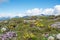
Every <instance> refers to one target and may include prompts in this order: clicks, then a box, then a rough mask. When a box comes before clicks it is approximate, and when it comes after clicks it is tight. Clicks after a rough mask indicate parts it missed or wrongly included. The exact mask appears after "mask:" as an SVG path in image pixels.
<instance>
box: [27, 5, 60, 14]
mask: <svg viewBox="0 0 60 40" xmlns="http://www.w3.org/2000/svg"><path fill="white" fill-rule="evenodd" d="M26 14H28V15H40V14H44V15H60V5H56V6H54V8H46V9H40V8H34V9H31V10H27V11H26Z"/></svg>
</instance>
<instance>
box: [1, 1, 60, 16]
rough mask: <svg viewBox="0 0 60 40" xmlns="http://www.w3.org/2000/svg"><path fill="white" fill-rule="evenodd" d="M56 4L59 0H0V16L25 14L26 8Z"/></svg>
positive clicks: (49, 7) (31, 8) (39, 7)
mask: <svg viewBox="0 0 60 40" xmlns="http://www.w3.org/2000/svg"><path fill="white" fill-rule="evenodd" d="M56 5H58V6H59V5H60V0H4V1H0V14H1V15H0V16H5V14H6V15H7V14H8V15H12V14H13V15H14V14H15V15H17V13H18V14H21V15H25V14H24V13H25V12H27V11H28V10H29V11H31V10H33V9H37V10H40V9H41V8H42V9H44V10H46V9H47V8H48V9H52V8H53V9H54V6H56ZM59 8H60V7H59ZM59 11H60V10H59ZM28 13H29V12H28ZM13 15H12V16H13Z"/></svg>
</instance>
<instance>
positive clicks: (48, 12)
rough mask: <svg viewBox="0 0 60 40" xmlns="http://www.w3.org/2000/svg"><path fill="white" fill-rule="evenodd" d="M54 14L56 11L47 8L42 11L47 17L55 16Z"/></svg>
mask: <svg viewBox="0 0 60 40" xmlns="http://www.w3.org/2000/svg"><path fill="white" fill-rule="evenodd" d="M53 13H54V9H52V8H47V9H44V10H43V11H42V14H45V15H53Z"/></svg>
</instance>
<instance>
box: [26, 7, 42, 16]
mask: <svg viewBox="0 0 60 40" xmlns="http://www.w3.org/2000/svg"><path fill="white" fill-rule="evenodd" d="M41 11H42V9H39V8H34V9H31V10H27V11H26V13H27V15H30V16H31V15H39V14H40V13H41Z"/></svg>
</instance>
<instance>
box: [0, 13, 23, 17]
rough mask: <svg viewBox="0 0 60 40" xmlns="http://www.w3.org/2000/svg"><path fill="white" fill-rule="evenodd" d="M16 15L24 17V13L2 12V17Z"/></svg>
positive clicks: (0, 14)
mask: <svg viewBox="0 0 60 40" xmlns="http://www.w3.org/2000/svg"><path fill="white" fill-rule="evenodd" d="M15 16H19V17H23V16H24V14H21V13H0V17H15Z"/></svg>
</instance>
